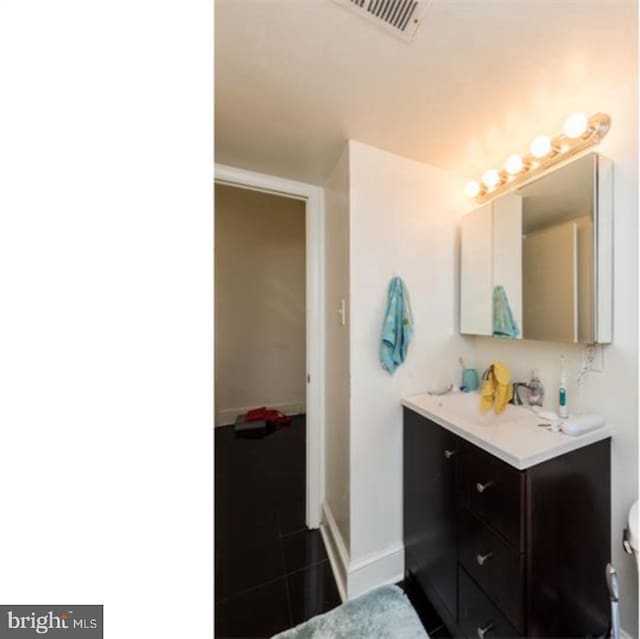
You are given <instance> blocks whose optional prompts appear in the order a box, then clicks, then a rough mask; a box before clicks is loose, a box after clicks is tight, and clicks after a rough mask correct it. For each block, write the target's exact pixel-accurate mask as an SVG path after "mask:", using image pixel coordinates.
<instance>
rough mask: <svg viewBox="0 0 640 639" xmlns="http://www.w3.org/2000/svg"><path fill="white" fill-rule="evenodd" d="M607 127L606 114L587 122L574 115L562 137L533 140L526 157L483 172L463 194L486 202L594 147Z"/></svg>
mask: <svg viewBox="0 0 640 639" xmlns="http://www.w3.org/2000/svg"><path fill="white" fill-rule="evenodd" d="M610 126H611V118H610V117H609V116H608V115H607V114H606V113H596V114H595V115H592V116H591V117H590V118H587V116H586V115H584V114H583V113H574V114H573V115H570V116H569V117H568V118H567V119H566V120H565V122H564V126H563V128H562V133H560V134H559V135H556V136H555V137H553V138H550V137H548V136H546V135H539V136H538V137H536V138H534V139H533V141H532V142H531V145H530V147H529V153H527V154H525V155H517V154H514V155H510V156H509V157H508V158H507V159H506V161H505V163H504V167H503V168H502V169H489V170H488V171H485V172H484V173H483V175H482V178H481V179H480V180H479V181H472V182H468V183H467V184H466V186H465V188H464V192H465V194H466V195H467V196H468V197H470V198H474V199H475V201H476V202H478V203H480V204H482V203H484V202H487V201H488V200H490V199H492V198H494V197H496V196H497V195H500V194H502V193H505V192H507V191H511V190H512V189H514V188H516V187H518V186H521V185H522V184H525V183H526V182H529V181H531V180H532V179H534V178H535V177H537V176H539V175H540V174H542V173H544V172H545V171H547V170H548V169H550V168H551V167H552V166H555V165H556V164H560V163H562V162H565V161H566V160H568V159H570V158H572V157H574V156H576V155H578V154H579V153H581V152H582V151H584V150H585V149H588V148H589V147H592V146H595V145H596V144H598V143H599V142H600V141H601V140H602V138H604V136H605V135H606V134H607V133H608V131H609V127H610Z"/></svg>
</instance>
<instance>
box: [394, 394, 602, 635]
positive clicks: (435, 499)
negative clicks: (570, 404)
mask: <svg viewBox="0 0 640 639" xmlns="http://www.w3.org/2000/svg"><path fill="white" fill-rule="evenodd" d="M402 403H403V405H404V546H405V578H406V579H407V580H408V581H409V582H410V583H411V584H412V585H413V586H414V590H416V591H417V592H418V594H419V595H420V596H421V595H424V596H425V597H427V598H428V600H429V601H430V602H431V604H432V605H433V606H434V607H435V608H436V610H437V611H438V613H439V614H440V616H441V617H442V619H443V621H444V623H445V624H446V626H447V627H448V629H449V631H450V632H451V634H452V635H453V636H454V637H467V638H468V639H472V638H473V639H477V638H479V639H483V638H485V637H486V639H492V638H497V637H584V636H587V635H589V634H591V635H597V634H598V633H604V632H605V631H606V630H607V626H608V616H609V603H608V591H607V587H606V581H605V566H606V564H607V563H608V562H609V561H610V556H609V555H610V548H611V539H610V536H611V514H610V513H611V497H610V494H611V489H610V488H611V486H610V483H611V480H610V476H611V472H610V441H611V430H610V428H609V427H603V428H600V429H598V430H596V431H593V432H591V433H588V434H585V435H582V436H579V437H569V436H567V435H564V434H563V433H559V432H551V431H550V430H548V429H546V428H542V427H540V426H539V424H540V423H543V422H544V420H541V419H540V418H539V417H537V416H536V415H534V414H533V413H532V412H530V411H529V410H527V409H525V408H522V407H517V406H512V405H509V406H508V407H507V410H506V411H505V412H504V413H503V414H502V415H500V416H496V415H494V414H493V412H490V413H489V414H482V413H481V412H480V410H479V397H478V396H477V395H475V394H461V393H457V394H451V395H446V396H443V397H438V396H431V395H417V396H413V397H409V398H406V399H405V400H403V402H402Z"/></svg>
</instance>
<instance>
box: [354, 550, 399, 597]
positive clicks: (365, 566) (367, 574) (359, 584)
mask: <svg viewBox="0 0 640 639" xmlns="http://www.w3.org/2000/svg"><path fill="white" fill-rule="evenodd" d="M348 575H349V577H348V585H349V587H348V593H349V599H351V598H353V597H358V596H360V595H363V594H364V593H365V592H369V590H372V589H373V588H377V587H378V586H384V585H386V584H395V583H398V582H399V581H402V579H403V577H404V546H403V544H400V543H399V544H394V545H393V546H389V547H388V548H386V549H384V550H382V551H380V552H376V553H373V554H371V555H368V556H367V557H364V558H363V559H359V560H357V561H353V562H351V563H350V564H349V571H348Z"/></svg>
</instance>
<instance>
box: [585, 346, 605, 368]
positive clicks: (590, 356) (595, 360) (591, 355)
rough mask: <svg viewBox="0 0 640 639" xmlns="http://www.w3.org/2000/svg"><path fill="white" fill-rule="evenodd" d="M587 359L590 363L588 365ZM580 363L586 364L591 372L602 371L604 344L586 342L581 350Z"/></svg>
mask: <svg viewBox="0 0 640 639" xmlns="http://www.w3.org/2000/svg"><path fill="white" fill-rule="evenodd" d="M589 361H591V365H590V366H588V364H589ZM582 365H583V367H585V366H588V369H589V372H591V373H602V372H603V371H604V346H603V345H602V344H588V345H587V346H585V347H584V349H583V350H582Z"/></svg>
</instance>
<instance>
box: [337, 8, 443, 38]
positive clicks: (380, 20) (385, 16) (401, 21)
mask: <svg viewBox="0 0 640 639" xmlns="http://www.w3.org/2000/svg"><path fill="white" fill-rule="evenodd" d="M431 1H432V0H334V2H337V3H338V4H339V5H341V6H343V7H345V8H347V9H350V10H351V11H353V12H354V13H357V14H358V15H359V16H362V17H363V18H366V19H367V20H370V21H371V22H373V23H375V24H377V25H379V26H381V27H382V28H384V29H385V30H386V31H388V32H389V33H393V34H394V35H396V36H397V37H399V38H400V39H402V40H404V41H405V42H410V41H411V40H412V39H413V36H414V35H415V34H416V32H417V31H418V29H419V28H420V25H421V24H422V20H423V19H424V15H425V13H426V11H427V7H428V5H429V4H430V3H431Z"/></svg>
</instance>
